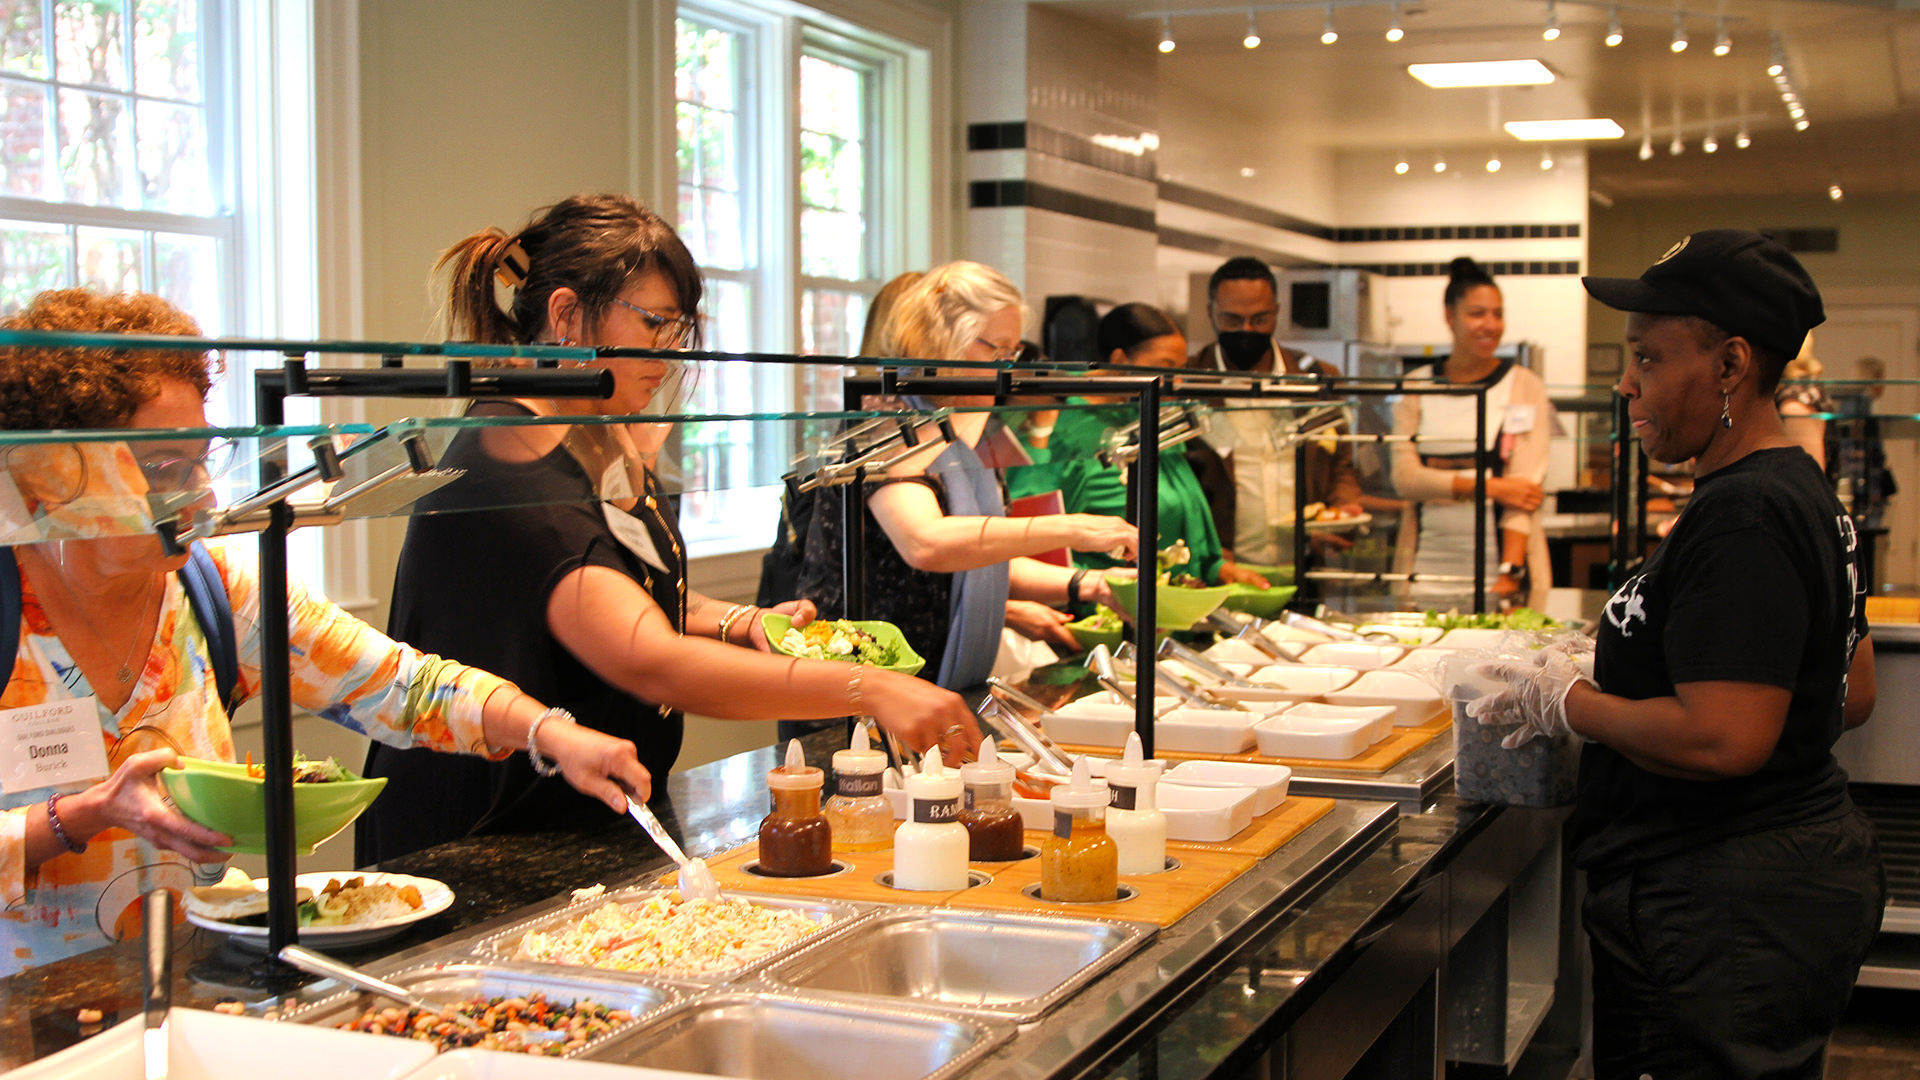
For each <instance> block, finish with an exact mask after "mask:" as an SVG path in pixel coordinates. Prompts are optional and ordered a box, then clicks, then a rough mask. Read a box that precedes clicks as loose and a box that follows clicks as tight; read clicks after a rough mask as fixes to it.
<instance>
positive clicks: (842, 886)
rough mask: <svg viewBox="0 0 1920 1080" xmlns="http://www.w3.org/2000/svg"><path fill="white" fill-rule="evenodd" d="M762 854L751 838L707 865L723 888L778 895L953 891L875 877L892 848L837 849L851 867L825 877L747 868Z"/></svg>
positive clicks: (941, 896)
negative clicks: (790, 875)
mask: <svg viewBox="0 0 1920 1080" xmlns="http://www.w3.org/2000/svg"><path fill="white" fill-rule="evenodd" d="M759 857H760V845H759V844H758V843H755V842H752V841H749V842H747V843H745V844H742V845H740V846H739V847H737V848H734V849H733V850H732V851H729V852H727V853H726V854H724V855H718V856H715V857H714V858H711V859H708V860H707V867H708V868H709V869H711V870H712V871H713V877H714V880H715V881H718V882H719V883H720V888H721V890H722V891H733V890H738V891H740V892H757V893H771V894H773V895H775V896H824V897H827V898H828V899H832V900H853V901H857V902H860V903H880V904H940V903H943V902H945V901H946V899H947V898H948V897H950V896H952V895H953V893H951V892H948V891H945V890H941V891H938V892H919V891H915V890H910V889H895V888H892V887H890V886H886V885H882V884H880V882H879V881H877V880H875V879H876V878H878V877H879V875H881V874H883V873H888V872H891V871H892V870H893V851H892V850H891V849H889V850H887V851H851V852H847V851H837V852H834V855H833V857H834V858H835V859H836V860H838V861H839V862H841V863H845V864H847V866H848V867H849V869H847V870H845V871H840V872H836V873H833V874H828V875H826V876H824V877H803V878H782V877H766V876H763V875H760V874H756V873H753V872H751V871H749V870H747V869H746V865H747V863H749V862H752V861H754V860H755V859H758V858H759ZM989 865H992V864H984V863H983V864H982V867H985V866H989ZM976 869H977V868H976ZM678 880H679V873H678V872H677V871H676V872H670V873H667V874H665V875H663V876H662V877H661V879H660V881H661V883H662V884H665V885H672V884H674V883H675V882H677V881H678Z"/></svg>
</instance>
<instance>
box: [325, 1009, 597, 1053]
mask: <svg viewBox="0 0 1920 1080" xmlns="http://www.w3.org/2000/svg"><path fill="white" fill-rule="evenodd" d="M462 1016H464V1017H466V1018H467V1019H469V1020H471V1021H473V1023H471V1024H468V1023H463V1022H462V1021H461V1020H460V1019H459V1018H460V1017H462ZM631 1019H633V1014H631V1013H629V1012H627V1011H625V1010H623V1009H609V1008H607V1007H606V1006H605V1005H599V1004H596V1003H594V1002H591V1001H587V1000H586V999H584V998H583V999H581V1000H579V1001H576V1002H573V1003H572V1004H569V1005H563V1004H559V1003H557V1002H553V1001H549V1000H548V999H547V995H545V994H541V993H532V994H528V995H527V996H525V997H512V998H505V997H496V998H472V999H470V1000H467V1001H459V1002H454V1003H451V1004H448V1005H443V1006H441V1007H440V1008H438V1009H416V1008H411V1007H408V1006H402V1005H383V1006H374V1007H372V1008H369V1009H368V1010H367V1011H365V1012H363V1013H361V1014H360V1016H359V1018H358V1019H354V1020H349V1021H347V1022H345V1023H342V1024H335V1025H334V1026H335V1027H337V1028H341V1029H342V1030H345V1031H364V1032H368V1033H369V1034H373V1035H399V1036H401V1037H403V1038H408V1039H419V1040H420V1041H422V1042H430V1043H432V1044H434V1046H435V1047H437V1048H438V1049H441V1050H457V1049H460V1048H462V1047H473V1048H475V1049H479V1050H505V1051H509V1052H512V1053H522V1054H541V1055H545V1056H547V1057H560V1056H561V1055H563V1054H566V1053H569V1052H571V1051H573V1050H577V1049H579V1048H580V1046H582V1045H583V1044H585V1043H586V1041H587V1040H588V1039H591V1038H594V1037H595V1036H598V1035H604V1034H606V1033H607V1032H609V1031H612V1030H613V1029H614V1028H615V1027H616V1026H618V1025H620V1024H624V1023H626V1022H627V1021H628V1020H631ZM530 1031H564V1032H566V1033H567V1037H566V1038H565V1039H564V1040H561V1039H552V1040H548V1039H534V1040H529V1039H528V1038H527V1033H528V1032H530Z"/></svg>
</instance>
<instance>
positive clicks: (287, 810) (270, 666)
mask: <svg viewBox="0 0 1920 1080" xmlns="http://www.w3.org/2000/svg"><path fill="white" fill-rule="evenodd" d="M295 363H297V361H296V360H294V359H291V358H290V359H289V360H288V376H289V379H288V381H297V375H296V374H295V372H294V371H293V365H294V364H295ZM286 385H287V382H281V383H278V384H277V385H273V386H268V385H267V384H266V383H264V382H261V383H258V384H256V386H255V390H254V413H255V416H256V417H257V418H258V422H259V423H260V424H261V425H263V426H267V427H277V426H279V425H281V424H284V423H285V422H286V400H285V397H284V396H283V394H282V391H283V390H284V388H285V387H286ZM286 471H287V465H286V462H285V461H284V460H283V459H282V458H281V457H280V456H279V455H276V454H266V455H263V456H262V457H261V461H260V473H261V477H260V478H261V480H262V482H263V483H262V486H269V485H271V484H273V483H274V482H276V481H278V480H280V479H281V478H283V477H284V476H285V475H286ZM267 515H268V517H267V527H266V528H265V529H262V530H261V532H260V596H261V604H260V729H261V735H262V738H263V740H264V743H265V746H264V750H263V753H262V758H263V759H264V768H265V773H266V775H265V783H264V785H263V786H264V788H265V795H266V828H267V963H266V968H265V970H266V971H267V972H268V973H271V974H278V973H280V972H283V971H284V970H286V969H284V968H283V967H281V965H280V960H279V956H280V950H281V949H282V948H283V947H285V946H287V945H292V944H294V943H296V942H297V941H299V939H300V921H299V901H298V900H297V899H296V894H295V892H294V885H293V879H294V875H295V874H296V873H298V869H297V867H296V866H295V862H294V851H293V825H294V822H293V700H292V692H291V689H290V684H291V677H290V674H289V670H288V669H289V668H290V666H291V665H292V650H291V649H290V648H289V646H288V643H287V639H288V630H287V603H286V596H287V532H288V530H289V528H290V527H291V526H292V524H293V512H292V510H290V509H289V508H288V506H287V504H286V501H285V500H281V501H278V502H275V503H274V504H273V505H271V506H269V507H268V508H267Z"/></svg>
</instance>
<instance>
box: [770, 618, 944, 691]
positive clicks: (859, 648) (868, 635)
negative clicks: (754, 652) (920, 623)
mask: <svg viewBox="0 0 1920 1080" xmlns="http://www.w3.org/2000/svg"><path fill="white" fill-rule="evenodd" d="M760 625H761V626H762V627H763V628H764V629H765V630H766V632H767V644H769V645H770V646H772V648H773V651H774V652H777V653H781V654H784V655H786V656H797V657H799V658H801V659H803V660H844V661H846V662H847V663H849V664H856V663H857V664H868V665H870V666H872V667H877V668H884V669H885V670H887V671H897V672H899V673H901V674H902V675H918V674H919V673H920V669H921V668H923V667H926V666H927V661H926V659H925V658H923V657H922V656H921V655H920V654H919V653H917V652H914V651H913V646H911V645H909V644H907V639H906V638H905V637H903V636H901V634H900V628H899V627H897V626H895V625H893V624H892V623H890V622H880V621H878V620H848V619H815V620H814V621H812V622H810V623H808V624H807V625H805V626H801V627H796V626H794V625H793V618H792V616H789V615H782V614H780V613H779V612H777V611H768V612H764V613H763V614H762V615H761V616H760Z"/></svg>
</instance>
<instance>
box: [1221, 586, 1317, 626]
mask: <svg viewBox="0 0 1920 1080" xmlns="http://www.w3.org/2000/svg"><path fill="white" fill-rule="evenodd" d="M1227 588H1229V589H1231V590H1233V591H1232V592H1229V593H1228V594H1227V601H1226V604H1225V605H1224V606H1225V607H1226V609H1227V610H1228V611H1244V612H1246V613H1247V614H1248V615H1252V616H1254V617H1256V618H1261V619H1271V618H1273V617H1274V616H1275V615H1278V614H1280V609H1281V608H1283V607H1286V606H1287V601H1289V600H1291V599H1293V594H1294V593H1296V592H1298V591H1299V587H1298V586H1295V585H1275V586H1272V587H1270V588H1266V589H1256V588H1254V587H1253V586H1251V585H1229V586H1227Z"/></svg>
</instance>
